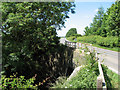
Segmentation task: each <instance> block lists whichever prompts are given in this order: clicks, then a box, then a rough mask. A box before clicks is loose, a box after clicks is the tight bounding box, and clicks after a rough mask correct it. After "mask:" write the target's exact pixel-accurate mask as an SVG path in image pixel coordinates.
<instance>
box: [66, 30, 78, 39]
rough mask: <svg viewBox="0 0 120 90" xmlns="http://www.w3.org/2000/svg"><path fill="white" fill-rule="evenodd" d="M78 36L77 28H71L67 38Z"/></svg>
mask: <svg viewBox="0 0 120 90" xmlns="http://www.w3.org/2000/svg"><path fill="white" fill-rule="evenodd" d="M76 34H77V29H76V28H71V29H70V30H69V31H68V32H67V33H66V37H70V36H74V35H76Z"/></svg>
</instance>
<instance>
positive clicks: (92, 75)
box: [53, 64, 98, 88]
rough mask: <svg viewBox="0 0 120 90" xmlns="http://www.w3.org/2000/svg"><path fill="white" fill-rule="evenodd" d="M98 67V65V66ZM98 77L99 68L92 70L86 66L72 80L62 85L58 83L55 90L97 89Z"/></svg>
mask: <svg viewBox="0 0 120 90" xmlns="http://www.w3.org/2000/svg"><path fill="white" fill-rule="evenodd" d="M96 67H97V64H96ZM97 76H98V68H90V66H86V67H84V68H82V69H81V70H80V71H79V72H78V74H77V75H76V76H75V77H73V78H72V79H71V80H69V81H67V79H66V81H65V79H63V80H64V81H63V82H62V84H61V83H58V82H60V80H59V81H57V84H56V85H55V86H54V87H53V88H96V83H97Z"/></svg>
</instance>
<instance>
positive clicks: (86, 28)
mask: <svg viewBox="0 0 120 90" xmlns="http://www.w3.org/2000/svg"><path fill="white" fill-rule="evenodd" d="M84 32H85V35H86V36H88V35H89V34H90V30H89V27H88V26H86V27H85V30H84Z"/></svg>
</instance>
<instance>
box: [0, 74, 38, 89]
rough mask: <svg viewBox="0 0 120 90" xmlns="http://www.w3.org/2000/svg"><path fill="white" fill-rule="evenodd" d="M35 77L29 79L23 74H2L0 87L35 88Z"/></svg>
mask: <svg viewBox="0 0 120 90" xmlns="http://www.w3.org/2000/svg"><path fill="white" fill-rule="evenodd" d="M34 81H35V77H33V78H30V79H25V76H20V77H16V74H14V75H10V77H6V76H5V75H2V78H1V83H2V85H1V86H0V87H1V88H2V89H10V88H32V89H35V88H36V87H37V85H36V86H34V85H33V84H34Z"/></svg>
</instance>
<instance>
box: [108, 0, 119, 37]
mask: <svg viewBox="0 0 120 90" xmlns="http://www.w3.org/2000/svg"><path fill="white" fill-rule="evenodd" d="M119 17H120V2H117V1H116V2H115V4H112V6H111V7H110V8H109V9H108V10H107V20H106V30H107V36H119V35H120V18H119Z"/></svg>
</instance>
